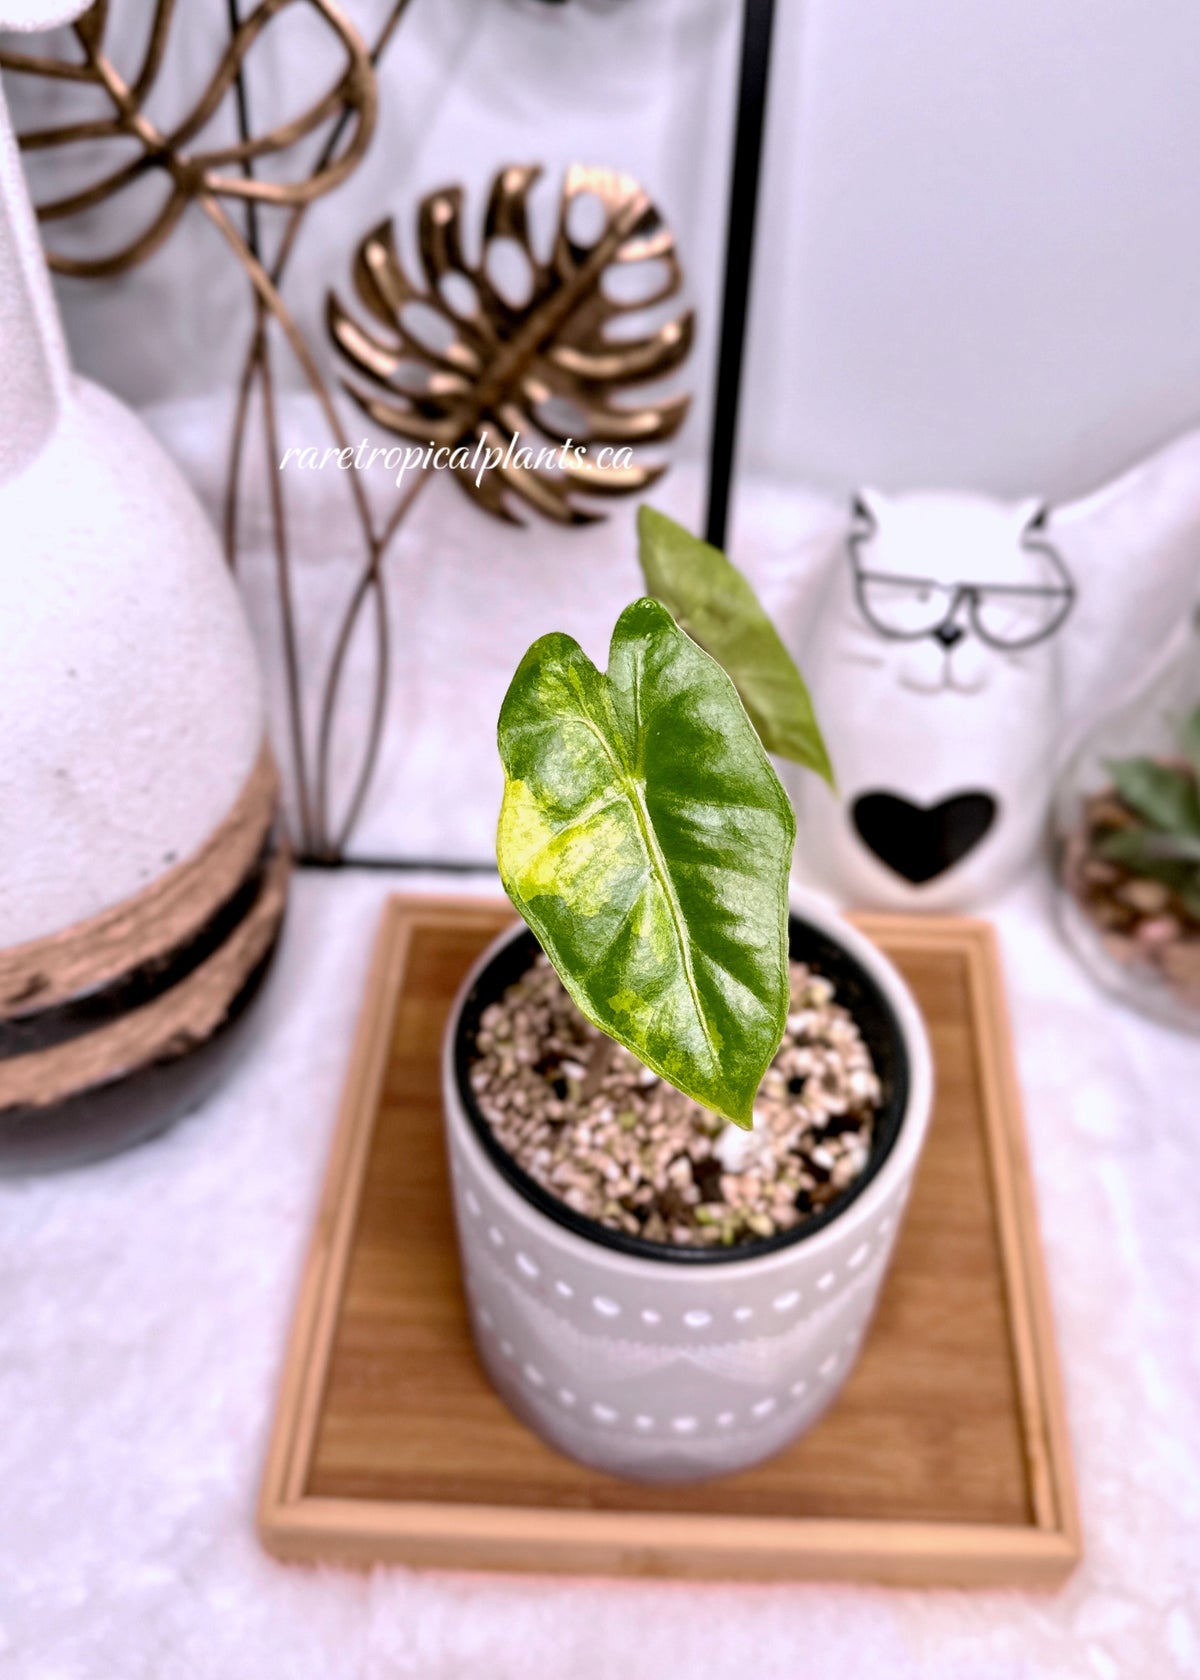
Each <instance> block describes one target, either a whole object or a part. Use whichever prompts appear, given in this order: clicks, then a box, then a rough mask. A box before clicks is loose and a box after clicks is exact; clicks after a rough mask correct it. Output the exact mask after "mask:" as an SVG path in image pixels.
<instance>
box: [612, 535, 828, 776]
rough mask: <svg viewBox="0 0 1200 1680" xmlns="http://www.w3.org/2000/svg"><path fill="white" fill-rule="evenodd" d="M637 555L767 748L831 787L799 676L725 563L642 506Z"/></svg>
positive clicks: (651, 585) (749, 592)
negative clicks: (728, 683) (723, 674)
mask: <svg viewBox="0 0 1200 1680" xmlns="http://www.w3.org/2000/svg"><path fill="white" fill-rule="evenodd" d="M638 558H639V560H640V561H641V566H642V573H643V575H644V576H645V579H646V587H647V589H648V590H649V591H650V593H651V594H652V595H654V596H656V597H657V598H658V600H660V601H661V602H662V603H663V605H664V606H665V607H667V608H668V610H669V611H670V613H671V615H672V616H673V617H674V619H675V620H676V622H677V623H678V624H679V626H680V628H681V629H683V630H686V631H687V633H688V635H689V636H691V637H692V639H693V640H694V641H696V642H698V643H699V644H700V646H701V647H702V648H704V649H705V651H706V652H707V653H710V654H711V655H712V657H713V658H714V659H715V660H716V661H717V663H718V664H719V665H720V666H722V667H723V669H724V670H725V671H726V672H728V674H729V676H730V677H731V678H732V680H733V685H734V687H735V688H736V689H737V691H738V693H739V694H740V695H741V697H742V704H743V705H744V706H745V708H746V710H747V712H748V713H749V714H750V721H751V722H752V723H753V725H754V727H755V728H756V729H757V730H758V733H759V738H760V739H761V741H762V743H763V746H764V747H766V749H767V751H768V752H772V753H778V755H779V756H780V757H781V758H790V759H792V760H793V761H794V762H795V763H796V764H802V765H804V766H805V767H806V768H807V769H809V770H815V771H816V772H817V774H818V775H819V776H823V777H824V778H825V780H826V781H827V782H828V783H829V785H830V786H831V787H832V786H833V769H832V766H831V765H830V762H829V754H828V752H827V750H826V747H825V742H824V739H823V738H822V735H821V731H820V728H819V726H818V724H817V719H816V715H815V713H814V711H813V705H812V700H811V698H810V697H809V692H808V689H807V688H806V687H805V684H804V679H803V677H802V676H801V675H800V672H799V671H798V670H797V669H796V664H795V661H794V660H793V658H792V656H791V654H790V653H789V652H788V650H787V649H786V648H785V647H784V645H783V642H782V641H781V640H780V638H779V633H778V631H777V630H776V629H775V626H774V625H773V624H772V623H771V620H770V619H769V618H768V617H767V615H766V613H765V612H764V611H763V608H762V606H761V604H760V602H759V599H758V597H757V595H755V593H754V591H753V589H752V588H751V587H750V584H749V583H748V582H747V580H746V579H745V578H744V577H743V576H742V574H741V572H739V571H738V569H737V567H736V566H735V565H734V564H733V563H732V561H730V560H728V559H726V557H725V555H724V554H722V553H721V551H720V549H719V548H713V547H712V545H711V544H710V543H706V542H702V541H701V540H700V538H699V537H693V536H692V535H691V533H690V532H688V531H685V530H684V528H683V526H682V525H677V524H676V523H675V521H674V520H673V519H668V518H667V516H666V514H665V513H659V512H657V511H656V509H654V508H652V507H646V506H642V507H640V508H639V509H638Z"/></svg>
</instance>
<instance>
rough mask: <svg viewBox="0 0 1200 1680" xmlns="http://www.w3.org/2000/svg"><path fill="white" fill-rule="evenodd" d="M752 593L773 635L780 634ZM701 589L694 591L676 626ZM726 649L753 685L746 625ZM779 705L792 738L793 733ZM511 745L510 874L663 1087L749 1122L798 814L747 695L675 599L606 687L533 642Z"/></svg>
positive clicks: (541, 925)
mask: <svg viewBox="0 0 1200 1680" xmlns="http://www.w3.org/2000/svg"><path fill="white" fill-rule="evenodd" d="M677 529H678V528H676V530H677ZM651 533H652V535H653V534H654V533H653V521H651ZM684 535H686V533H684ZM643 537H645V520H643ZM689 540H694V539H689ZM710 552H711V553H715V552H716V551H715V550H712V551H710ZM719 558H720V559H721V561H722V564H723V565H724V566H727V567H728V566H729V562H728V561H726V560H725V559H724V557H723V556H720V557H719ZM729 570H730V571H731V572H732V571H733V568H732V567H729ZM734 575H735V576H737V574H736V573H735V574H734ZM739 581H740V582H742V583H743V584H744V580H739ZM744 589H745V595H744V596H740V595H739V600H740V605H741V608H742V610H743V611H744V612H745V613H746V616H747V617H748V618H749V619H750V620H751V621H752V623H753V628H754V632H755V634H756V635H758V636H760V637H761V625H760V624H759V623H758V622H757V619H762V620H763V622H766V623H767V624H768V628H769V621H766V620H765V616H764V615H763V614H762V609H761V608H760V607H759V606H758V603H757V601H756V600H755V598H754V596H753V593H752V592H751V591H750V589H749V585H748V584H745V585H744ZM686 593H687V591H686V584H685V583H684V582H683V580H682V579H680V580H679V590H678V593H677V600H676V602H675V603H673V604H676V606H677V610H681V611H682V609H683V608H684V607H685V606H686V605H687V602H686V601H685V600H684V599H683V598H682V597H683V596H684V595H686ZM755 615H757V619H756V618H755ZM771 634H772V635H774V632H773V631H772V632H771ZM718 639H719V640H720V641H721V642H722V652H723V653H724V655H725V656H726V657H727V658H728V659H729V661H730V663H731V664H732V665H733V666H735V668H737V667H739V666H740V667H741V668H742V669H743V672H744V675H745V676H747V677H748V676H749V674H750V667H749V666H748V665H746V664H745V663H744V661H743V660H742V657H741V656H742V653H743V648H742V645H741V642H740V641H739V638H738V636H737V635H736V634H735V633H734V630H733V627H732V624H731V623H730V622H729V621H728V620H725V621H723V629H722V633H721V636H720V637H719V638H718ZM782 651H783V650H782V644H780V652H782ZM784 657H785V658H786V657H787V656H786V654H785V655H784ZM789 664H790V661H789ZM792 669H793V670H794V667H792ZM795 682H796V683H797V684H799V692H800V694H801V695H802V697H803V708H802V709H803V710H804V718H805V721H804V723H803V725H802V726H801V725H800V724H798V723H797V720H796V719H795V718H794V717H793V718H792V720H791V726H790V727H791V729H792V735H791V736H789V739H790V740H792V743H793V745H798V744H799V742H800V739H801V737H802V736H803V735H804V732H805V731H807V740H806V742H805V747H804V750H805V752H806V755H807V756H806V761H807V762H811V763H814V764H818V765H820V766H821V767H822V768H827V765H828V760H827V759H826V758H825V756H824V746H823V744H822V743H821V738H820V732H819V730H818V729H817V725H816V722H815V719H813V717H812V711H811V706H809V705H808V699H807V693H806V692H805V691H804V689H803V684H802V683H801V682H800V678H799V673H798V672H797V673H795ZM781 692H784V694H785V699H784V705H785V707H786V705H788V704H791V705H792V706H794V705H795V703H796V691H795V690H794V689H787V686H786V685H784V686H783V688H782V689H781ZM764 705H765V713H764V719H765V723H766V725H767V728H768V729H769V730H770V731H771V733H772V735H773V733H774V730H775V726H776V725H777V724H779V725H780V727H783V726H784V725H785V724H786V721H787V720H786V718H784V719H782V720H781V719H780V718H779V717H777V716H776V715H775V713H774V712H773V711H772V702H771V701H770V700H767V701H765V702H764ZM756 721H757V720H756ZM760 728H763V725H762V724H760ZM797 731H799V733H796V732H797ZM764 732H766V731H765V730H764ZM499 746H500V756H501V759H502V761H503V764H504V771H505V791H504V800H503V804H502V807H501V812H500V822H499V829H498V833H497V846H496V852H497V860H498V863H499V867H500V875H501V878H502V880H503V882H504V886H505V889H506V891H507V892H508V895H509V897H510V898H511V899H512V901H513V903H514V904H515V905H516V907H517V909H518V910H519V911H520V912H521V914H522V915H523V916H524V918H525V920H526V921H527V922H528V924H529V926H530V927H531V928H532V929H533V931H534V933H535V934H536V935H537V937H538V939H539V940H540V942H541V944H542V947H543V949H544V950H545V951H546V954H547V955H548V956H549V958H550V960H551V962H552V963H553V964H554V967H555V968H556V969H557V971H558V974H559V976H560V978H561V979H562V981H563V984H564V985H565V986H566V988H567V990H568V992H569V993H570V994H571V997H572V998H573V999H574V1001H575V1003H576V1004H577V1005H578V1007H579V1009H580V1010H581V1011H582V1013H583V1014H584V1015H585V1016H586V1017H587V1019H588V1020H590V1021H591V1022H592V1023H593V1024H594V1025H595V1026H597V1027H599V1028H600V1029H601V1030H602V1031H603V1032H605V1033H607V1034H608V1035H609V1036H610V1037H611V1038H614V1039H616V1040H617V1042H618V1043H620V1044H623V1045H625V1046H626V1048H628V1049H630V1050H632V1051H633V1053H634V1054H635V1055H636V1056H638V1057H640V1059H641V1060H642V1061H643V1062H644V1063H645V1064H646V1065H647V1066H648V1067H650V1068H652V1069H653V1070H654V1072H656V1073H658V1074H660V1075H661V1076H662V1077H663V1078H664V1079H667V1080H668V1081H670V1083H671V1084H673V1085H675V1086H676V1087H677V1088H678V1089H679V1090H681V1091H683V1092H685V1093H686V1094H687V1095H688V1096H690V1097H694V1098H695V1099H696V1100H697V1101H698V1102H701V1103H703V1104H704V1105H705V1106H706V1107H708V1108H710V1109H713V1110H714V1111H715V1112H716V1113H718V1114H721V1115H723V1116H725V1117H726V1118H727V1119H730V1120H733V1121H736V1122H737V1124H738V1125H741V1126H749V1125H750V1124H751V1120H752V1111H753V1104H754V1099H755V1096H756V1094H757V1092H758V1087H759V1084H760V1082H761V1080H762V1076H763V1074H764V1073H765V1072H766V1069H767V1067H768V1066H769V1065H770V1062H771V1060H772V1058H773V1057H774V1055H775V1052H776V1050H777V1049H778V1048H779V1042H780V1039H781V1038H782V1035H783V1030H784V1026H785V1024H786V1020H787V1012H788V1001H789V969H788V935H787V888H788V872H789V869H790V866H791V858H792V847H793V843H794V840H795V817H794V815H793V812H792V807H791V803H790V801H789V800H788V797H787V795H786V793H785V792H784V790H783V787H782V785H781V784H780V781H779V778H778V776H777V775H776V774H775V771H774V769H773V768H772V766H771V762H770V760H769V759H768V757H767V754H766V751H765V749H764V746H763V742H762V740H760V738H759V734H758V733H757V732H756V729H755V724H754V723H753V722H752V721H751V717H750V716H749V715H748V713H747V708H746V706H744V705H743V703H742V700H741V699H739V697H738V690H737V688H735V686H734V683H733V681H731V679H730V677H729V676H728V675H727V674H726V672H725V671H724V670H723V669H722V667H721V665H719V664H718V663H717V661H716V660H715V659H713V658H712V657H711V656H710V655H709V654H708V653H706V652H705V651H704V650H703V649H702V648H701V647H700V646H698V645H697V643H696V642H695V641H693V640H692V638H691V637H690V636H689V635H688V634H687V633H686V631H685V630H683V629H681V628H680V626H679V625H678V624H677V623H676V622H675V619H674V618H673V617H672V615H671V613H670V612H669V611H668V610H667V608H666V607H665V606H664V605H663V604H662V603H661V602H659V601H656V600H651V599H648V598H647V599H643V600H640V601H635V602H634V603H633V604H632V605H631V606H629V607H627V608H626V609H625V611H624V612H623V613H622V614H621V616H620V618H619V619H618V621H617V626H616V629H615V631H614V633H613V638H612V645H611V648H610V651H609V660H608V669H607V671H606V672H601V671H599V670H597V668H596V667H595V666H594V665H593V664H592V662H591V661H590V660H589V659H588V657H587V655H586V654H585V653H584V652H583V649H582V648H581V647H580V646H579V644H578V643H577V642H575V641H574V640H572V638H571V637H569V636H565V635H561V634H554V635H549V636H543V637H542V638H541V639H540V640H539V641H537V642H535V643H534V644H533V646H532V647H531V648H530V649H529V651H528V653H527V654H526V655H525V657H524V659H523V660H522V661H521V664H520V666H519V667H518V669H517V673H516V675H515V676H514V678H513V681H512V684H511V685H510V687H509V690H508V694H507V695H506V697H505V700H504V704H503V706H502V708H501V712H500V724H499Z"/></svg>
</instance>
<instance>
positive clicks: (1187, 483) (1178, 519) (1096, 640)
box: [1049, 430, 1200, 724]
mask: <svg viewBox="0 0 1200 1680" xmlns="http://www.w3.org/2000/svg"><path fill="white" fill-rule="evenodd" d="M1049 535H1050V538H1051V540H1052V542H1053V544H1054V548H1055V550H1056V552H1057V553H1058V554H1059V556H1060V557H1061V559H1062V561H1063V564H1064V565H1065V566H1066V568H1067V570H1068V572H1069V573H1070V574H1071V576H1072V577H1073V578H1074V579H1075V580H1076V583H1077V586H1078V589H1079V597H1078V600H1077V601H1076V603H1075V606H1074V608H1073V610H1072V613H1071V617H1070V618H1069V619H1068V620H1067V622H1066V625H1065V626H1064V629H1063V634H1062V645H1063V654H1064V659H1065V676H1066V698H1067V702H1068V711H1069V715H1070V717H1071V720H1072V722H1073V723H1078V724H1082V723H1084V722H1086V720H1087V719H1088V718H1090V717H1091V716H1093V715H1094V714H1095V713H1096V712H1098V711H1103V710H1105V709H1107V708H1109V707H1111V706H1112V705H1113V704H1114V703H1115V702H1116V701H1117V700H1118V699H1119V697H1120V694H1121V692H1122V691H1123V690H1125V689H1127V688H1128V687H1129V686H1130V685H1131V684H1132V683H1134V682H1136V681H1138V680H1139V679H1140V677H1141V676H1142V674H1144V673H1145V671H1146V670H1147V669H1148V667H1149V665H1150V664H1151V663H1152V661H1153V660H1154V658H1155V657H1156V654H1157V650H1159V649H1160V648H1162V647H1163V646H1164V645H1165V644H1166V642H1167V640H1168V638H1169V636H1170V635H1171V634H1172V632H1173V631H1174V628H1175V626H1176V625H1177V624H1178V623H1179V622H1180V620H1181V619H1182V618H1183V616H1184V615H1185V614H1186V613H1187V612H1188V611H1189V610H1190V608H1191V606H1192V604H1193V603H1194V602H1195V600H1196V597H1197V593H1198V588H1197V564H1196V556H1197V553H1200V430H1195V431H1191V432H1186V433H1185V434H1184V435H1183V436H1182V437H1179V438H1176V439H1175V440H1174V442H1172V443H1170V444H1168V445H1167V446H1166V447H1165V448H1164V449H1160V450H1158V451H1156V453H1155V454H1153V455H1151V456H1149V457H1148V458H1147V459H1145V460H1143V461H1140V462H1138V464H1137V465H1136V466H1134V467H1131V468H1129V469H1128V470H1127V471H1126V472H1124V473H1122V474H1121V475H1120V477H1119V478H1116V479H1114V480H1112V481H1111V482H1110V483H1108V484H1106V485H1103V486H1102V487H1101V488H1100V489H1098V490H1095V491H1093V492H1092V493H1091V495H1089V496H1085V497H1083V498H1082V499H1081V500H1079V501H1076V502H1070V503H1067V504H1065V505H1064V506H1061V507H1056V508H1054V509H1053V510H1052V514H1051V518H1050V524H1049Z"/></svg>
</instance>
